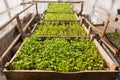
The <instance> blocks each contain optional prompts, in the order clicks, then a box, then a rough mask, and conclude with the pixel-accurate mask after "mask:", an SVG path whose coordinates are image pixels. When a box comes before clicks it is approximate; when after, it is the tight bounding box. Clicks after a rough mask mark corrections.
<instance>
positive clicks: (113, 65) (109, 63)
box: [93, 39, 119, 70]
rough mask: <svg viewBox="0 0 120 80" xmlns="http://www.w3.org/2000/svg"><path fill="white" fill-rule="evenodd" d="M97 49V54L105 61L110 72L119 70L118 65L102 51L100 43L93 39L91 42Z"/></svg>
mask: <svg viewBox="0 0 120 80" xmlns="http://www.w3.org/2000/svg"><path fill="white" fill-rule="evenodd" d="M93 42H94V43H95V45H96V47H97V48H98V51H99V53H100V54H101V56H102V58H103V59H104V60H105V62H106V64H107V66H109V68H110V70H115V69H118V68H119V64H118V63H116V61H114V60H113V59H112V58H111V57H110V56H109V55H108V53H106V51H105V50H104V49H103V47H102V46H101V45H100V43H99V42H98V41H97V40H96V39H94V41H93Z"/></svg>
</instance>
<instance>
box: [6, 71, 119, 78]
mask: <svg viewBox="0 0 120 80" xmlns="http://www.w3.org/2000/svg"><path fill="white" fill-rule="evenodd" d="M118 73H119V72H118V71H104V70H103V71H102V70H101V71H99V70H98V71H94V70H93V71H80V72H63V73H62V72H53V71H42V70H7V71H4V74H5V75H6V77H7V80H115V79H116V77H117V76H118Z"/></svg>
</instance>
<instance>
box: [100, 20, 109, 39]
mask: <svg viewBox="0 0 120 80" xmlns="http://www.w3.org/2000/svg"><path fill="white" fill-rule="evenodd" d="M108 25H109V20H108V19H107V20H106V21H105V24H104V27H103V28H104V29H103V31H102V36H101V37H102V38H103V37H104V36H105V33H106V30H107V27H108Z"/></svg>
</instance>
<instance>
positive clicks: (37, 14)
mask: <svg viewBox="0 0 120 80" xmlns="http://www.w3.org/2000/svg"><path fill="white" fill-rule="evenodd" d="M35 5H36V14H37V16H39V13H38V5H37V3H35Z"/></svg>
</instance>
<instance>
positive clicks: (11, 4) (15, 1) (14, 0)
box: [6, 0, 23, 8]
mask: <svg viewBox="0 0 120 80" xmlns="http://www.w3.org/2000/svg"><path fill="white" fill-rule="evenodd" d="M6 1H7V2H8V5H9V7H10V8H13V7H14V6H16V5H19V4H20V3H22V1H23V0H6Z"/></svg>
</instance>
